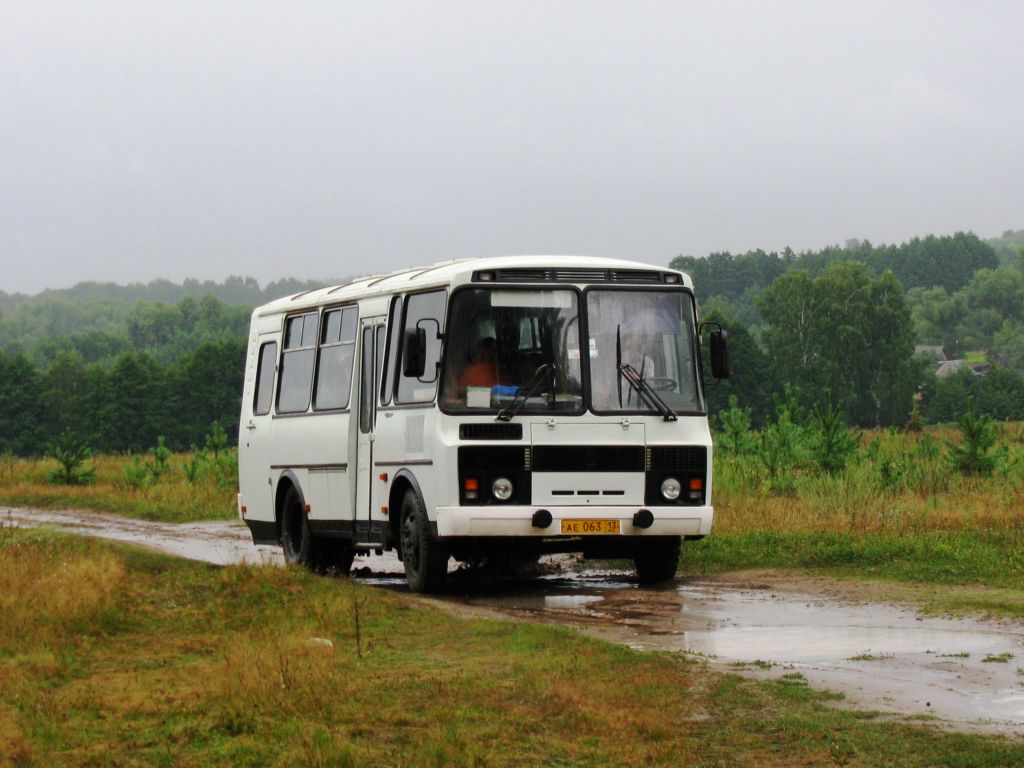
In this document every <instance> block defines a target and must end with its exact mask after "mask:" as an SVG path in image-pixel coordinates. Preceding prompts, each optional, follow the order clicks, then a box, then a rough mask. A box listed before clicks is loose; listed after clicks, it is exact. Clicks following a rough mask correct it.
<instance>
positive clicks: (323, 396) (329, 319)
mask: <svg viewBox="0 0 1024 768" xmlns="http://www.w3.org/2000/svg"><path fill="white" fill-rule="evenodd" d="M356 315H357V312H356V308H355V307H345V308H344V309H332V310H331V311H329V312H324V320H323V331H322V332H321V334H320V349H319V352H318V354H319V360H318V362H317V368H316V388H315V389H314V390H313V409H314V410H317V411H322V410H326V409H330V408H344V407H345V406H346V405H348V398H349V393H350V392H351V390H352V363H353V361H354V360H355V348H356V320H357V316H356Z"/></svg>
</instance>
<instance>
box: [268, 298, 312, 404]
mask: <svg viewBox="0 0 1024 768" xmlns="http://www.w3.org/2000/svg"><path fill="white" fill-rule="evenodd" d="M316 328H317V313H316V312H309V313H307V314H305V315H299V316H297V317H289V318H288V320H287V322H286V325H285V333H284V338H285V342H284V353H283V354H282V355H281V375H280V377H279V378H280V381H279V383H278V389H277V412H278V413H302V412H304V411H305V410H306V409H307V408H309V393H310V390H311V389H312V385H313V363H314V362H315V358H316Z"/></svg>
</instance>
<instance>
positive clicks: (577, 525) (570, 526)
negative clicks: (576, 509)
mask: <svg viewBox="0 0 1024 768" xmlns="http://www.w3.org/2000/svg"><path fill="white" fill-rule="evenodd" d="M618 532H619V521H618V520H563V521H562V533H570V534H573V535H574V536H578V535H580V534H584V535H585V534H588V533H618Z"/></svg>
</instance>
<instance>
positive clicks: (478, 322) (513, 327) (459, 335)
mask: <svg viewBox="0 0 1024 768" xmlns="http://www.w3.org/2000/svg"><path fill="white" fill-rule="evenodd" d="M579 338H580V334H579V306H578V302H577V297H576V293H575V292H574V291H568V290H514V289H507V290H502V289H488V288H479V289H468V290H461V291H457V292H456V293H455V295H454V297H453V298H452V308H451V317H450V325H449V326H448V339H447V351H446V353H445V371H444V376H443V379H442V388H441V404H442V405H443V406H444V407H445V408H447V409H450V410H467V411H480V410H500V409H506V408H513V407H514V408H515V409H516V410H517V411H520V410H521V411H523V412H527V413H530V412H537V411H544V412H549V411H562V412H565V411H570V412H573V411H574V412H582V410H583V387H582V383H581V382H582V377H581V375H580V342H579Z"/></svg>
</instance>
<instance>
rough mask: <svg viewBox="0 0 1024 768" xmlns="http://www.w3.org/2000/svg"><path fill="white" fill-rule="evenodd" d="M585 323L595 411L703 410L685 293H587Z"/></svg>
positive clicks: (691, 316)
mask: <svg viewBox="0 0 1024 768" xmlns="http://www.w3.org/2000/svg"><path fill="white" fill-rule="evenodd" d="M587 324H588V325H587V328H588V333H589V336H590V338H589V349H590V390H591V391H590V402H591V409H592V410H593V411H594V412H595V413H622V412H630V413H637V412H641V413H645V412H651V413H654V412H658V411H659V410H661V409H662V407H664V406H667V408H669V409H671V410H672V411H677V412H693V411H703V410H704V408H703V403H702V400H701V393H700V389H699V387H698V385H697V365H696V355H697V350H696V346H695V340H696V335H695V333H694V327H693V324H694V311H693V300H692V299H691V297H690V295H689V294H688V293H684V292H682V291H646V290H644V291H622V290H605V289H596V290H591V291H589V292H588V293H587ZM647 388H649V389H651V390H654V393H655V396H654V397H652V396H650V394H649V393H647V392H645V391H644V390H645V389H647ZM659 400H660V401H661V403H659V402H658V401H659ZM662 404H663V405H662Z"/></svg>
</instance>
